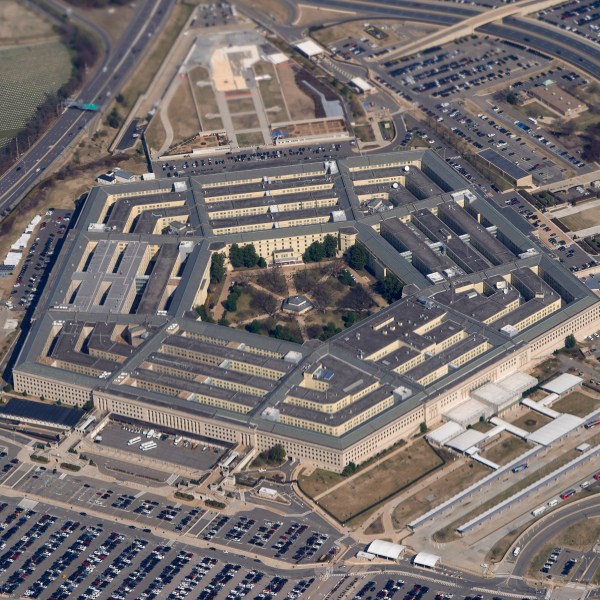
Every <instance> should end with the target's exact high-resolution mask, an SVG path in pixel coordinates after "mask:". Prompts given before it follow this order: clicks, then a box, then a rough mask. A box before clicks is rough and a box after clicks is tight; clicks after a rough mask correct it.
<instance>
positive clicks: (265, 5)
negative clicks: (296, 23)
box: [245, 0, 291, 24]
mask: <svg viewBox="0 0 600 600" xmlns="http://www.w3.org/2000/svg"><path fill="white" fill-rule="evenodd" d="M245 1H246V3H247V4H248V5H249V6H252V8H253V9H254V10H257V11H259V12H261V13H263V14H265V15H267V16H268V17H269V18H270V19H272V20H273V21H275V22H277V23H281V24H284V23H287V22H288V21H289V19H290V16H291V15H290V13H289V10H288V9H287V7H286V5H285V3H283V2H281V1H280V0H251V1H249V0H245Z"/></svg>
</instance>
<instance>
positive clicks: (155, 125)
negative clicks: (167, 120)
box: [145, 116, 167, 150]
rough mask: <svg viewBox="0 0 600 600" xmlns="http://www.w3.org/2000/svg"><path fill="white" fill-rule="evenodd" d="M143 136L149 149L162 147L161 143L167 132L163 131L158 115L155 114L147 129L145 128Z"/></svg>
mask: <svg viewBox="0 0 600 600" xmlns="http://www.w3.org/2000/svg"><path fill="white" fill-rule="evenodd" d="M145 136H146V143H147V144H148V146H149V147H150V149H151V150H158V149H159V148H162V145H163V143H164V141H165V138H166V136H167V132H166V131H165V128H164V126H163V124H162V121H161V120H160V117H158V116H155V117H154V118H153V119H152V121H151V122H150V125H149V126H148V129H146V133H145Z"/></svg>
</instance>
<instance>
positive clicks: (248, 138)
mask: <svg viewBox="0 0 600 600" xmlns="http://www.w3.org/2000/svg"><path fill="white" fill-rule="evenodd" d="M236 137H237V140H238V144H239V145H240V146H258V145H260V144H264V143H265V139H264V137H263V134H262V133H261V132H260V131H246V132H245V133H238V134H237V136H236Z"/></svg>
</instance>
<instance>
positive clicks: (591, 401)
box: [552, 392, 600, 417]
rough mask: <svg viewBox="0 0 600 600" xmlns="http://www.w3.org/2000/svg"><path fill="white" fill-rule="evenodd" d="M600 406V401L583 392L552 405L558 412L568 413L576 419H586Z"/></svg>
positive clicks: (572, 393)
mask: <svg viewBox="0 0 600 600" xmlns="http://www.w3.org/2000/svg"><path fill="white" fill-rule="evenodd" d="M598 406H600V399H598V398H594V397H592V396H588V395H587V394H583V393H582V392H571V393H570V394H568V395H566V396H565V397H564V398H561V399H560V400H559V401H558V402H555V403H554V404H553V405H552V408H553V409H554V410H557V411H558V412H564V413H568V414H570V415H575V416H576V417H585V416H586V415H589V414H590V413H591V412H592V411H593V410H595V409H596V408H598Z"/></svg>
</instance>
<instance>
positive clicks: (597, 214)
mask: <svg viewBox="0 0 600 600" xmlns="http://www.w3.org/2000/svg"><path fill="white" fill-rule="evenodd" d="M560 222H561V223H562V224H563V225H565V227H568V228H569V229H570V230H571V231H579V230H580V229H586V228H587V227H593V226H594V225H596V224H597V223H598V222H600V206H596V207H594V208H588V209H587V210H582V211H581V212H578V213H575V214H573V215H568V216H566V217H562V219H560Z"/></svg>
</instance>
